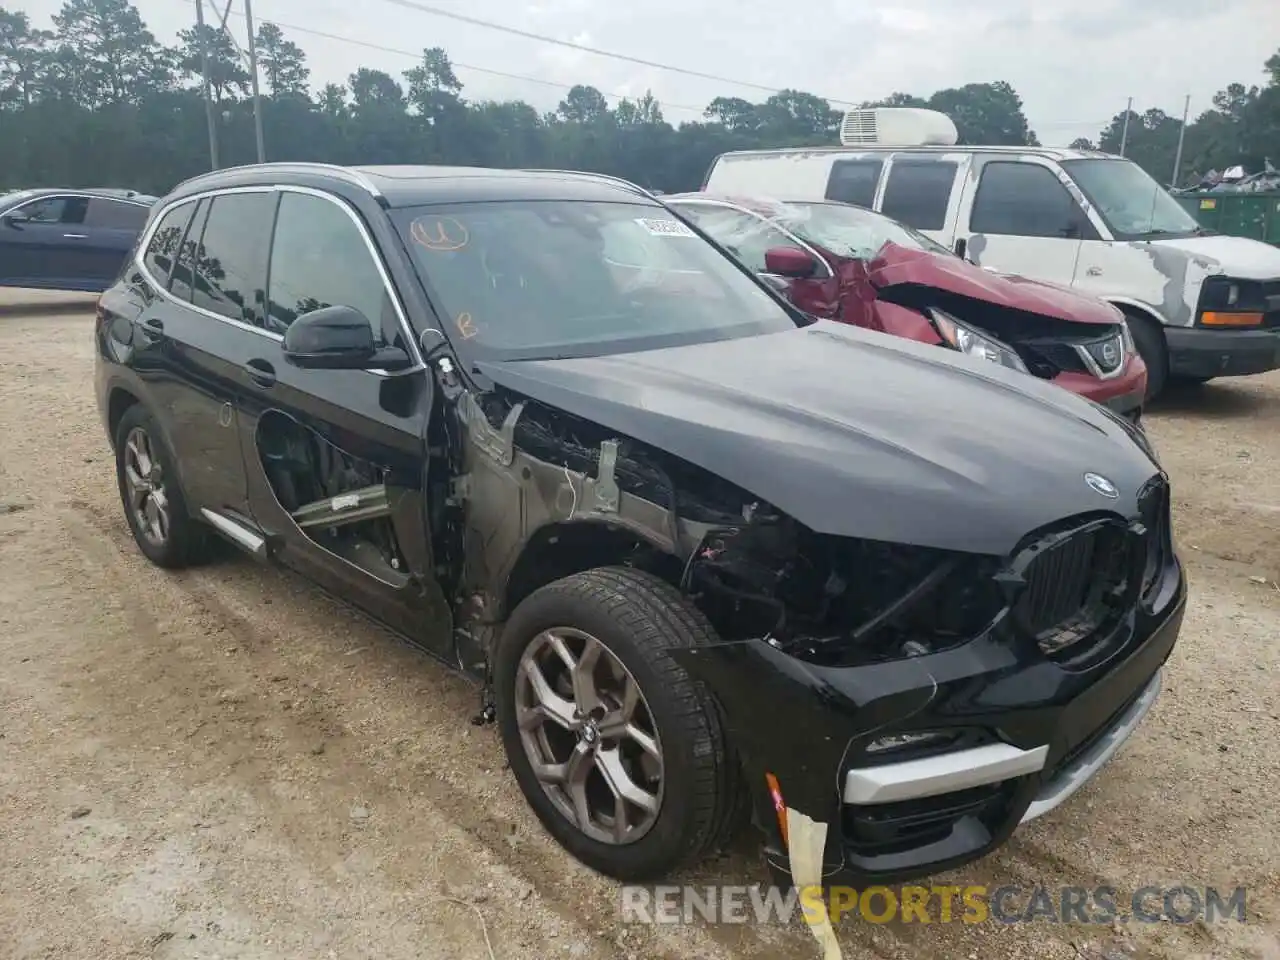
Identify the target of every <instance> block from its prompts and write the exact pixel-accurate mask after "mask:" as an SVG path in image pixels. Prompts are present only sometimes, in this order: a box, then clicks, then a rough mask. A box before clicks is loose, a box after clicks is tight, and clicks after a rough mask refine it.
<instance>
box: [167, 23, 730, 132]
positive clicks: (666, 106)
mask: <svg viewBox="0 0 1280 960" xmlns="http://www.w3.org/2000/svg"><path fill="white" fill-rule="evenodd" d="M183 2H185V3H190V4H192V5H195V4H196V3H198V2H199V0H183ZM231 15H232V16H236V17H241V18H243V17H244V14H242V13H241V12H240V11H239V10H232V11H231ZM262 22H263V23H273V24H275V25H276V26H277V27H279V28H280V29H282V30H290V31H292V32H294V33H301V34H304V35H306V36H312V37H319V38H321V39H323V40H332V41H334V42H335V43H346V44H350V45H351V46H354V47H364V48H365V49H366V50H377V51H379V52H380V53H393V54H396V55H397V56H401V57H409V58H410V59H412V60H421V59H422V51H421V50H419V51H417V52H416V53H415V52H414V51H412V50H400V49H398V48H396V47H388V46H384V45H383V44H380V43H371V42H369V41H368V40H357V39H356V38H355V37H344V36H341V35H339V34H336V33H326V32H325V31H323V30H314V29H312V28H311V27H300V26H297V25H296V24H292V23H285V22H284V21H283V20H276V19H275V18H274V17H266V18H264V19H263V20H262ZM449 63H450V65H451V66H453V67H454V69H460V70H472V71H474V72H476V73H485V74H488V75H489V76H493V77H502V78H503V79H506V80H519V81H522V82H524V83H536V84H540V85H541V86H544V87H554V88H555V89H557V90H572V89H573V88H574V86H576V84H570V83H559V82H557V81H555V80H544V79H542V78H541V77H529V76H525V75H523V74H519V73H507V72H505V71H503V70H494V69H492V68H490V67H477V66H475V65H474V64H470V63H461V62H460V61H457V60H454V59H453V58H452V57H450V58H449ZM603 96H604V97H605V98H606V99H608V100H627V99H634V94H631V95H628V94H623V93H603ZM661 107H662V109H663V110H688V111H689V112H690V113H696V114H698V115H699V116H701V115H702V114H703V112H704V111H705V109H706V108H705V107H692V106H689V105H688V104H684V103H666V102H663V103H662V104H661Z"/></svg>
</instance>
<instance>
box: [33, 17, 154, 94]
mask: <svg viewBox="0 0 1280 960" xmlns="http://www.w3.org/2000/svg"><path fill="white" fill-rule="evenodd" d="M53 25H54V30H55V32H56V41H57V44H58V47H59V54H60V55H61V59H62V62H63V65H64V68H65V73H64V76H65V77H66V78H67V80H68V81H69V86H70V88H71V90H72V91H73V93H74V96H75V98H76V100H77V101H78V102H79V103H80V104H82V105H83V106H87V107H96V106H102V105H104V104H110V103H139V102H140V101H141V100H142V98H143V97H145V96H147V95H148V94H151V93H155V92H157V91H160V90H167V89H169V88H170V87H171V86H172V85H173V65H172V60H173V57H172V54H171V53H170V51H168V50H166V49H164V48H163V47H162V46H161V45H160V44H159V43H158V42H157V41H156V38H155V35H154V34H153V33H152V32H151V31H150V30H148V29H147V25H146V24H145V23H143V22H142V17H141V15H140V14H139V13H138V10H137V8H136V7H134V6H133V5H132V4H131V3H129V2H128V0H66V2H65V3H64V4H63V5H62V10H61V11H60V12H58V13H57V14H55V15H54V17H53Z"/></svg>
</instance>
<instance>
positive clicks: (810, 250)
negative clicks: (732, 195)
mask: <svg viewBox="0 0 1280 960" xmlns="http://www.w3.org/2000/svg"><path fill="white" fill-rule="evenodd" d="M666 205H667V206H669V207H676V208H677V209H678V208H680V207H696V206H704V207H723V208H724V209H726V210H734V211H736V212H738V213H744V214H746V215H747V216H749V217H754V218H755V219H757V220H759V221H761V222H762V223H765V224H767V225H768V226H770V227H773V229H775V230H777V231H778V232H779V233H781V234H782V235H783V236H785V237H786V238H787V239H788V240H790V241H791V242H792V243H794V244H795V245H796V246H797V247H799V248H800V249H802V250H803V251H804V252H805V253H807V254H809V256H811V257H813V258H814V259H815V260H817V261H818V265H819V266H820V267H822V270H823V274H822V276H821V277H812V278H809V279H816V280H830V279H831V278H832V277H834V276H835V275H836V274H835V271H834V270H832V269H831V264H829V263H827V258H826V257H824V256H823V255H822V254H820V253H819V252H818V251H817V250H816V249H815V248H814V247H813V245H812V244H810V243H807V242H805V241H804V240H801V239H800V238H799V237H797V236H796V235H795V234H794V233H792V232H791V231H790V230H788V229H787V228H786V227H784V226H782V225H781V224H779V223H775V222H774V221H772V220H770V219H769V218H768V217H765V216H762V215H761V214H759V213H756V212H755V211H754V210H748V209H747V208H746V207H742V206H739V205H738V204H736V203H729V202H728V201H725V200H713V199H711V198H707V199H706V200H702V199H698V200H668V201H667V203H666ZM707 232H710V231H707ZM717 242H718V241H717ZM748 269H750V268H748ZM760 272H761V273H765V272H766V271H760ZM769 276H776V274H769ZM779 279H782V280H786V279H788V278H786V277H780V278H779Z"/></svg>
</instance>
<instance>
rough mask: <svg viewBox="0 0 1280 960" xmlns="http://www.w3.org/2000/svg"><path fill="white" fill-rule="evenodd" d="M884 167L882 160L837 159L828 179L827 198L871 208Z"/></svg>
mask: <svg viewBox="0 0 1280 960" xmlns="http://www.w3.org/2000/svg"><path fill="white" fill-rule="evenodd" d="M883 169H884V161H882V160H837V161H836V162H835V164H834V165H833V166H832V167H831V179H830V180H828V181H827V199H828V200H839V201H840V202H841V203H852V204H854V205H856V206H859V207H866V208H867V209H870V208H871V205H872V204H873V203H875V199H876V185H877V184H878V183H879V182H880V171H881V170H883Z"/></svg>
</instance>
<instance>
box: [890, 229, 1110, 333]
mask: <svg viewBox="0 0 1280 960" xmlns="http://www.w3.org/2000/svg"><path fill="white" fill-rule="evenodd" d="M867 278H868V279H869V280H870V281H871V283H872V284H873V285H875V287H876V288H877V289H879V290H884V289H886V288H888V287H896V286H901V285H912V286H920V287H934V288H935V289H938V290H945V291H946V292H947V293H952V294H955V295H957V296H961V297H970V298H972V299H974V300H984V301H986V302H987V303H993V304H997V305H999V306H1002V307H1008V308H1010V309H1013V310H1025V311H1027V312H1028V313H1038V314H1040V315H1041V316H1045V317H1054V318H1057V319H1059V320H1071V321H1075V322H1076V323H1112V324H1113V323H1118V322H1119V320H1120V313H1119V311H1118V310H1117V309H1116V308H1115V307H1113V306H1111V304H1109V303H1104V302H1103V301H1102V300H1098V299H1096V298H1094V297H1087V296H1083V295H1081V294H1078V293H1075V292H1074V291H1072V290H1068V289H1067V288H1065V287H1059V286H1056V285H1054V284H1049V283H1042V282H1040V281H1039V280H1028V279H1027V278H1026V277H1015V276H1009V275H1002V274H996V273H992V272H991V271H990V270H984V269H982V268H981V267H978V266H974V265H973V264H972V263H970V262H969V261H967V260H962V259H960V258H959V257H950V256H943V255H941V254H937V253H929V252H928V251H925V250H910V249H908V248H907V247H900V246H898V245H897V244H896V243H886V244H885V245H884V246H883V247H881V248H880V251H879V253H877V254H876V256H875V259H873V260H871V261H870V262H869V263H868V264H867Z"/></svg>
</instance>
